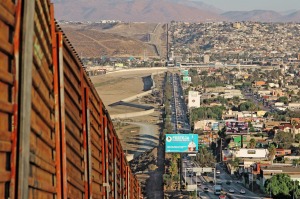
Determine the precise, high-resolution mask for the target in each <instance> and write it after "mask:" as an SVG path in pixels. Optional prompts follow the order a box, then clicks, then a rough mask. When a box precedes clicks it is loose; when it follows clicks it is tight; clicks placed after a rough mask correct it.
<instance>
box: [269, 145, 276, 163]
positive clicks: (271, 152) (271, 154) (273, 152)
mask: <svg viewBox="0 0 300 199" xmlns="http://www.w3.org/2000/svg"><path fill="white" fill-rule="evenodd" d="M268 151H269V160H271V161H273V160H274V158H275V155H276V147H275V146H274V144H271V145H270V146H269V148H268Z"/></svg>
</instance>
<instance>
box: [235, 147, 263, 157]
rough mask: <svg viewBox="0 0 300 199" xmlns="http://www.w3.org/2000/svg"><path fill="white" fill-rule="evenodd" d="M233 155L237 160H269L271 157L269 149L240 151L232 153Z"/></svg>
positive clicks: (243, 149)
mask: <svg viewBox="0 0 300 199" xmlns="http://www.w3.org/2000/svg"><path fill="white" fill-rule="evenodd" d="M232 155H233V156H234V157H237V158H267V157H268V155H269V151H268V149H245V148H242V149H239V150H237V151H232Z"/></svg>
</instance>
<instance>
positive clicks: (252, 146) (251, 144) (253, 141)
mask: <svg viewBox="0 0 300 199" xmlns="http://www.w3.org/2000/svg"><path fill="white" fill-rule="evenodd" d="M249 146H250V148H251V149H254V148H255V147H256V140H255V139H254V138H251V139H250V142H249Z"/></svg>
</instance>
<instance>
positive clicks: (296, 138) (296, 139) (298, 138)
mask: <svg viewBox="0 0 300 199" xmlns="http://www.w3.org/2000/svg"><path fill="white" fill-rule="evenodd" d="M295 142H298V143H299V142H300V134H297V135H296V136H295Z"/></svg>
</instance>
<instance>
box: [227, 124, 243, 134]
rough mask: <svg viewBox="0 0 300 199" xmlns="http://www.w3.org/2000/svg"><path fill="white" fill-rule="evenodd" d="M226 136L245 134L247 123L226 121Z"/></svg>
mask: <svg viewBox="0 0 300 199" xmlns="http://www.w3.org/2000/svg"><path fill="white" fill-rule="evenodd" d="M225 125H226V134H247V133H248V122H240V121H226V122H225Z"/></svg>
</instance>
